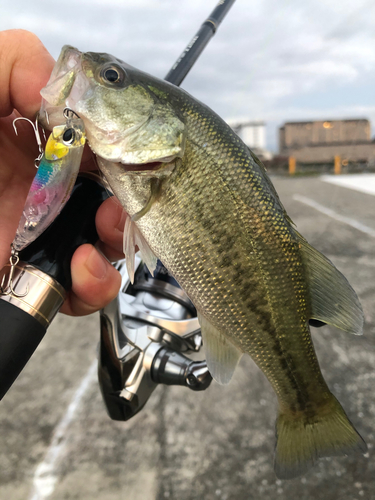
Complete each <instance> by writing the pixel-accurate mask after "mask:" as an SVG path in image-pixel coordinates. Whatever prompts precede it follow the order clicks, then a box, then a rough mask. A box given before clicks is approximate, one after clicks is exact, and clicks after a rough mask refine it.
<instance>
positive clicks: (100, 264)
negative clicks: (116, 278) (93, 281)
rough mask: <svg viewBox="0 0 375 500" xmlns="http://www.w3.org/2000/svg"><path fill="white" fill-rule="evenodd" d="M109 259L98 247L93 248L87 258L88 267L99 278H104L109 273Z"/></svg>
mask: <svg viewBox="0 0 375 500" xmlns="http://www.w3.org/2000/svg"><path fill="white" fill-rule="evenodd" d="M107 266H108V261H107V260H106V259H105V258H104V257H103V255H102V254H101V253H99V252H98V251H97V250H96V248H93V249H92V250H91V253H90V255H89V256H88V258H87V260H86V268H87V269H88V270H89V272H90V273H91V274H92V275H93V276H94V277H95V278H97V279H99V280H102V279H103V278H104V277H105V275H106V274H107Z"/></svg>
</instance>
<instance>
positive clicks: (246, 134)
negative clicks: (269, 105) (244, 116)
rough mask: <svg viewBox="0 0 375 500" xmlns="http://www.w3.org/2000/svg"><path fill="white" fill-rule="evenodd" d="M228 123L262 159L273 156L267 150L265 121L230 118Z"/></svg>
mask: <svg viewBox="0 0 375 500" xmlns="http://www.w3.org/2000/svg"><path fill="white" fill-rule="evenodd" d="M227 123H228V125H230V126H231V127H232V129H233V130H234V131H235V132H236V134H237V135H238V136H239V137H240V138H241V139H242V140H243V142H244V143H245V144H246V145H247V146H249V148H250V149H251V150H252V151H254V153H255V154H256V155H257V156H258V157H259V158H260V159H261V160H263V159H267V160H269V159H271V158H272V154H271V153H270V152H269V151H267V150H266V124H265V122H263V121H246V120H228V121H227Z"/></svg>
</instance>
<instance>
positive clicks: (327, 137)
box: [279, 119, 375, 163]
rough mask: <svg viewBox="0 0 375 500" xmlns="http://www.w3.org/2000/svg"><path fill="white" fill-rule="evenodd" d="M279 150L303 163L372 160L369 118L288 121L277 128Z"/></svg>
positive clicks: (374, 154)
mask: <svg viewBox="0 0 375 500" xmlns="http://www.w3.org/2000/svg"><path fill="white" fill-rule="evenodd" d="M279 150H280V154H281V155H284V156H293V157H295V158H296V160H297V161H300V162H305V163H327V162H332V161H333V159H334V157H335V156H340V158H341V160H342V161H346V162H357V163H362V162H363V163H367V162H369V161H370V162H371V161H375V143H374V142H372V141H371V127H370V122H369V120H366V119H353V120H325V121H323V120H320V121H308V122H307V121H306V122H288V123H285V124H284V125H283V126H282V127H281V128H280V129H279Z"/></svg>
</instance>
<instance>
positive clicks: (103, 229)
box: [95, 196, 127, 260]
mask: <svg viewBox="0 0 375 500" xmlns="http://www.w3.org/2000/svg"><path fill="white" fill-rule="evenodd" d="M126 217H127V213H126V212H125V210H124V209H123V208H122V206H121V205H120V203H119V201H118V200H117V198H115V197H114V196H112V197H111V198H109V199H108V200H106V201H105V202H104V203H102V204H101V206H100V207H99V210H98V211H97V213H96V219H95V222H96V229H97V231H98V235H99V238H100V240H101V241H102V246H101V249H103V251H105V255H106V256H107V257H108V258H109V259H110V260H118V259H120V258H123V257H124V254H123V235H124V225H125V220H126Z"/></svg>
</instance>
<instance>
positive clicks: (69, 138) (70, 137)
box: [62, 128, 76, 145]
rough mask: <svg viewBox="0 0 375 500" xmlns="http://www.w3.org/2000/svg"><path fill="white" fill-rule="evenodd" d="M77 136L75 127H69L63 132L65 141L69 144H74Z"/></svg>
mask: <svg viewBox="0 0 375 500" xmlns="http://www.w3.org/2000/svg"><path fill="white" fill-rule="evenodd" d="M75 137H76V134H75V132H74V129H72V128H67V129H66V130H65V132H64V134H63V137H62V139H63V142H64V143H65V144H67V145H70V144H73V142H74V139H75Z"/></svg>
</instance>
